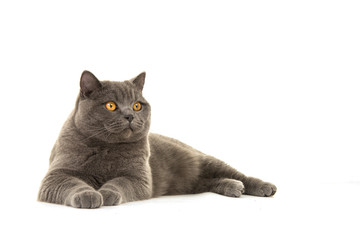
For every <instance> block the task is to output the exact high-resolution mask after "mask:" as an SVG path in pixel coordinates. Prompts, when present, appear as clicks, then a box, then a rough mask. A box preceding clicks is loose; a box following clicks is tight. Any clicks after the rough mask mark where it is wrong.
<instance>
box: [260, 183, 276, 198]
mask: <svg viewBox="0 0 360 240" xmlns="http://www.w3.org/2000/svg"><path fill="white" fill-rule="evenodd" d="M276 190H277V188H276V186H275V185H274V184H271V183H267V182H265V183H262V184H261V185H260V186H259V187H258V190H257V194H256V195H257V196H259V197H271V196H274V194H275V193H276Z"/></svg>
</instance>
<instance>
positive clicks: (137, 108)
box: [74, 71, 151, 143]
mask: <svg viewBox="0 0 360 240" xmlns="http://www.w3.org/2000/svg"><path fill="white" fill-rule="evenodd" d="M144 83H145V72H143V73H141V74H139V75H138V76H137V77H135V78H133V79H131V80H128V81H123V82H115V81H99V80H98V79H97V78H96V77H95V75H94V74H92V73H91V72H89V71H84V72H83V73H82V75H81V78H80V94H79V97H78V100H77V104H76V108H75V113H74V123H75V126H76V128H77V129H78V130H79V131H80V132H81V134H82V135H84V136H85V137H86V138H87V139H95V140H100V141H103V142H108V143H121V142H122V143H123V142H135V141H138V140H140V139H142V138H144V137H146V136H147V134H148V132H149V128H150V115H151V108H150V104H149V103H148V102H147V101H146V100H145V98H144V97H143V96H142V90H143V87H144Z"/></svg>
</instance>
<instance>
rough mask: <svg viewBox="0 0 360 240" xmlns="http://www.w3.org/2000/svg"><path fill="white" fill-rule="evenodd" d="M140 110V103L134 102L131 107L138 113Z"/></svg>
mask: <svg viewBox="0 0 360 240" xmlns="http://www.w3.org/2000/svg"><path fill="white" fill-rule="evenodd" d="M141 108H142V106H141V103H139V102H136V103H135V104H134V105H133V109H134V111H140V110H141Z"/></svg>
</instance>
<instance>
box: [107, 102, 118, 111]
mask: <svg viewBox="0 0 360 240" xmlns="http://www.w3.org/2000/svg"><path fill="white" fill-rule="evenodd" d="M105 106H106V109H107V110H109V111H115V110H116V103H114V102H107V103H106V105H105Z"/></svg>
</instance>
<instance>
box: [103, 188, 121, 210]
mask: <svg viewBox="0 0 360 240" xmlns="http://www.w3.org/2000/svg"><path fill="white" fill-rule="evenodd" d="M99 192H100V193H101V195H102V197H103V200H104V206H114V205H118V204H120V203H121V195H120V193H118V192H116V191H113V190H110V189H100V190H99Z"/></svg>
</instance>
